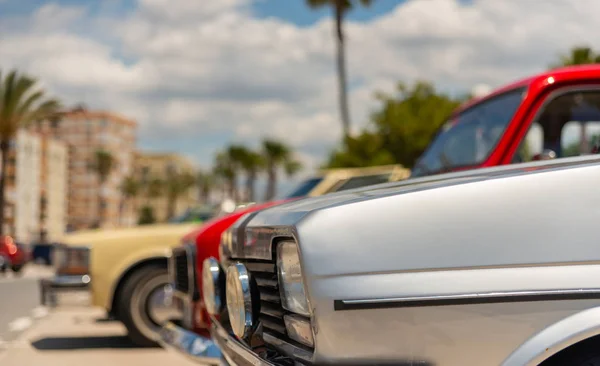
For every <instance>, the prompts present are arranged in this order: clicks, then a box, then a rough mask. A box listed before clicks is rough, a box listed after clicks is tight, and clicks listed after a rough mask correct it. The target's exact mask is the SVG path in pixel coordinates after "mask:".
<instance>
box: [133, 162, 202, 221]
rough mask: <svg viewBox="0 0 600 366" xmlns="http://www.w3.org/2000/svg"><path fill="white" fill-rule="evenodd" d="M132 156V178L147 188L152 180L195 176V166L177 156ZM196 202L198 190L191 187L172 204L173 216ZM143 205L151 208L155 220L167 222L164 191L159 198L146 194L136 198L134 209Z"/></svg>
mask: <svg viewBox="0 0 600 366" xmlns="http://www.w3.org/2000/svg"><path fill="white" fill-rule="evenodd" d="M134 156H135V158H134V159H135V160H134V167H135V168H134V178H135V179H136V180H137V181H139V182H140V183H141V184H142V186H147V184H148V183H149V182H151V181H152V180H153V179H158V180H161V181H167V180H168V179H169V176H171V175H173V174H180V173H189V174H192V175H193V176H196V174H197V167H196V166H195V164H194V163H193V162H191V161H190V160H189V159H187V158H186V157H184V156H181V155H179V154H175V153H149V152H136V153H135V155H134ZM197 202H198V190H197V189H195V187H192V188H190V189H189V190H188V192H186V193H185V194H183V195H181V196H180V197H179V199H177V200H176V202H175V203H174V207H175V214H176V215H177V214H180V213H182V212H184V211H185V210H187V209H188V208H191V207H193V206H194V205H196V203H197ZM143 205H149V206H150V207H152V210H153V212H154V215H155V217H156V219H157V220H159V221H167V220H168V219H169V217H168V216H169V215H168V197H167V195H166V193H165V192H164V191H163V193H162V194H161V195H160V196H159V197H148V196H147V195H146V194H142V195H141V196H140V197H139V198H138V202H137V204H136V207H139V208H141V207H142V206H143Z"/></svg>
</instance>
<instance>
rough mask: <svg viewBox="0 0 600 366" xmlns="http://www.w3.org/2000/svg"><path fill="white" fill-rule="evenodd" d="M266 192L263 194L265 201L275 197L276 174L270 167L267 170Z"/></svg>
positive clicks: (273, 168) (272, 167)
mask: <svg viewBox="0 0 600 366" xmlns="http://www.w3.org/2000/svg"><path fill="white" fill-rule="evenodd" d="M267 176H268V180H267V191H266V193H265V201H271V200H272V199H273V197H275V193H276V192H275V186H276V185H277V173H276V171H275V167H274V166H270V167H269V169H268V170H267Z"/></svg>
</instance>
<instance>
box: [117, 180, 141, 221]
mask: <svg viewBox="0 0 600 366" xmlns="http://www.w3.org/2000/svg"><path fill="white" fill-rule="evenodd" d="M140 191H141V184H140V182H139V181H137V180H136V179H135V178H134V177H127V178H125V179H124V180H123V182H122V183H121V193H122V194H123V198H124V199H125V202H130V203H131V208H132V211H133V212H134V213H135V212H137V205H136V202H137V197H138V195H139V194H140Z"/></svg>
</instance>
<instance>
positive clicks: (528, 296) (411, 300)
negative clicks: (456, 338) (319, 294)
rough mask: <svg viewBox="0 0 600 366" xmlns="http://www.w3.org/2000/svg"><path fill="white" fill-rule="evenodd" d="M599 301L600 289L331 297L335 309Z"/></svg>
mask: <svg viewBox="0 0 600 366" xmlns="http://www.w3.org/2000/svg"><path fill="white" fill-rule="evenodd" d="M564 300H600V288H592V289H564V290H534V291H506V292H487V293H475V294H456V295H435V296H413V297H410V296H408V297H399V298H387V299H385V298H384V299H361V300H334V302H333V307H334V310H336V311H342V310H359V309H380V308H396V307H426V306H451V305H473V304H492V303H509V302H531V301H564Z"/></svg>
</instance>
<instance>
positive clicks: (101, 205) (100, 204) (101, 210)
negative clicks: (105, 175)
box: [98, 180, 104, 228]
mask: <svg viewBox="0 0 600 366" xmlns="http://www.w3.org/2000/svg"><path fill="white" fill-rule="evenodd" d="M103 187H104V182H102V180H100V185H99V187H98V228H101V227H102V223H103V221H104V197H102V188H103Z"/></svg>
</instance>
